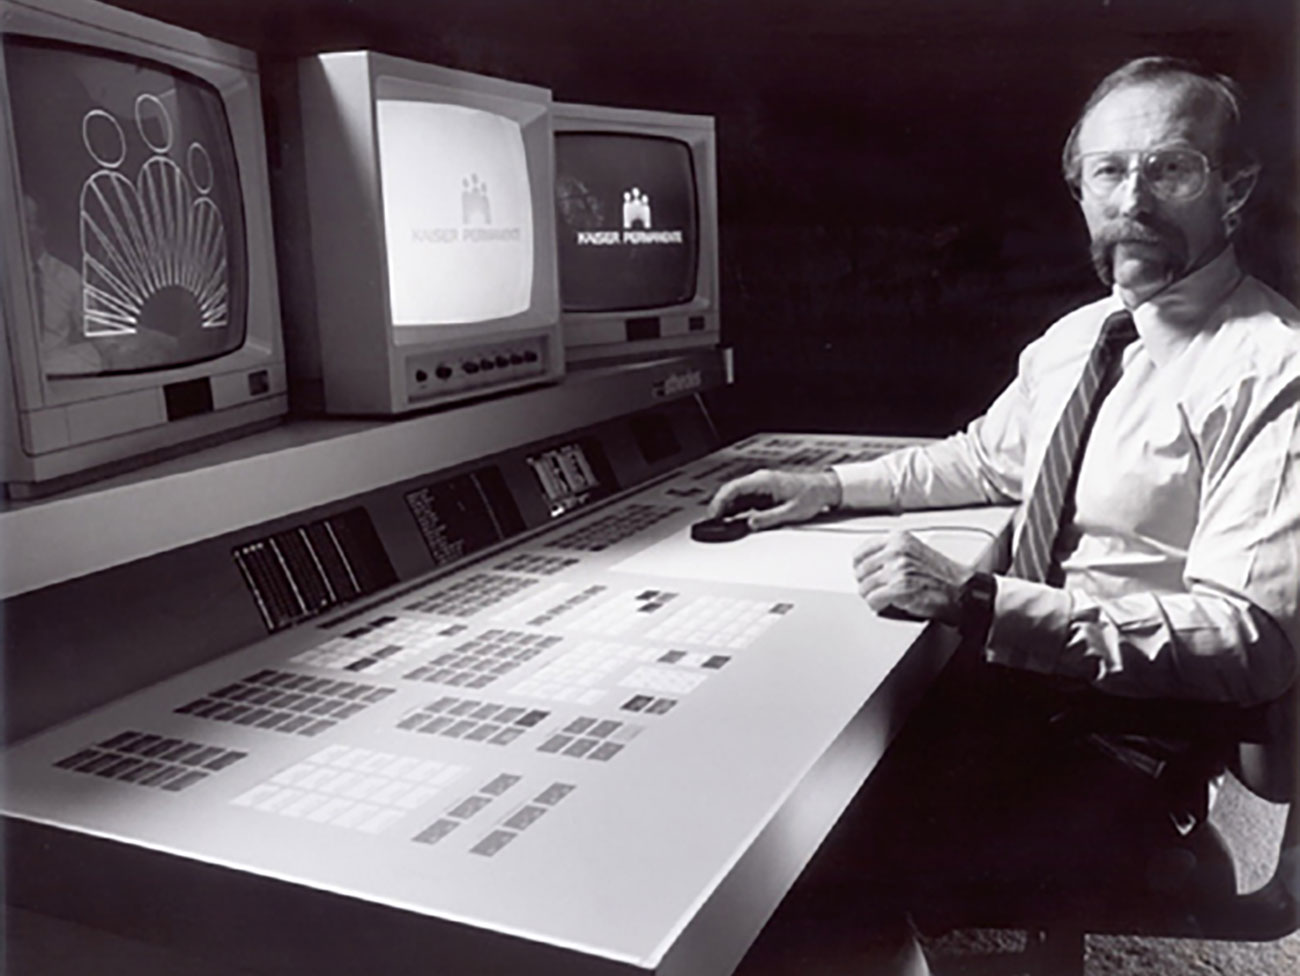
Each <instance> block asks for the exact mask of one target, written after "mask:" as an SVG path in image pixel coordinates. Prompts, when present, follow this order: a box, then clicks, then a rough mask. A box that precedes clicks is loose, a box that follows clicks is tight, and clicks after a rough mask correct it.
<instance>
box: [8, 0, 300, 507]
mask: <svg viewBox="0 0 1300 976" xmlns="http://www.w3.org/2000/svg"><path fill="white" fill-rule="evenodd" d="M0 15H2V16H3V34H2V37H0V41H2V45H0V50H2V53H0V84H2V86H3V87H2V88H0V126H3V139H4V141H5V147H6V151H5V152H4V153H2V154H0V156H3V160H0V201H2V202H3V203H4V210H3V212H4V213H5V214H6V215H11V216H6V218H5V219H4V221H3V224H2V225H0V236H2V238H3V244H4V248H3V255H4V256H3V259H0V281H2V283H3V296H4V297H3V301H2V302H0V316H3V323H4V328H5V331H6V338H7V340H8V341H7V343H6V353H7V360H8V361H7V362H6V363H4V366H3V370H2V373H3V382H4V383H5V384H12V388H13V397H12V398H11V402H13V403H15V404H16V406H17V410H16V411H15V412H12V413H11V415H10V416H9V417H8V419H7V420H6V422H5V426H4V431H5V433H4V437H5V445H4V446H5V455H4V456H5V481H6V483H7V484H8V485H9V489H10V492H11V494H17V495H24V494H35V493H40V492H42V491H45V490H49V489H52V488H57V487H60V486H63V485H66V484H71V483H75V482H76V481H78V480H84V479H85V478H87V477H90V476H92V475H94V474H97V473H103V472H108V471H112V470H117V469H119V468H121V467H124V466H127V465H129V464H132V463H139V462H141V461H144V460H148V459H150V458H153V457H156V456H159V455H162V454H166V453H169V452H174V451H175V450H176V449H177V448H180V447H190V446H194V445H197V444H200V443H205V442H209V441H212V440H216V439H220V438H223V437H228V436H230V435H231V434H232V433H233V432H238V431H242V430H244V429H246V428H250V427H253V426H259V425H264V424H266V423H268V422H273V421H274V420H275V419H276V418H277V417H278V416H279V415H281V414H283V413H284V412H285V410H286V407H287V399H286V381H285V370H284V362H283V355H282V351H281V339H280V319H279V305H278V297H277V287H276V272H275V262H274V245H273V239H272V231H271V219H270V198H269V189H268V181H267V170H266V157H265V144H264V135H263V127H262V114H261V102H260V93H259V78H258V72H257V67H256V59H255V57H254V56H253V55H252V54H251V53H249V52H246V51H242V50H240V49H238V48H233V47H230V46H228V45H225V44H222V43H219V42H216V41H213V40H210V39H208V38H205V37H202V36H200V35H198V34H194V33H192V32H189V31H184V30H181V29H179V28H175V27H172V26H169V25H166V24H162V23H159V22H157V21H154V20H150V19H148V18H145V17H141V16H138V15H135V14H131V13H127V12H125V11H122V10H118V9H116V8H113V7H109V6H105V5H103V4H98V3H93V2H90V0H43V2H41V3H40V4H35V3H31V4H29V3H27V2H23V0H3V2H0Z"/></svg>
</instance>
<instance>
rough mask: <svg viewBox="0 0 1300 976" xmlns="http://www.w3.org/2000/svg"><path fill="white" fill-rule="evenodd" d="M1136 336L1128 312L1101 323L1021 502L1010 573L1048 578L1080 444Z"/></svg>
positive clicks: (1040, 580) (1036, 579)
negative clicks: (1030, 487)
mask: <svg viewBox="0 0 1300 976" xmlns="http://www.w3.org/2000/svg"><path fill="white" fill-rule="evenodd" d="M1136 338H1137V330H1136V329H1134V327H1133V316H1132V315H1130V314H1129V313H1128V312H1127V311H1125V310H1121V311H1118V312H1113V313H1111V315H1110V316H1109V317H1108V318H1107V319H1106V321H1105V323H1104V324H1103V325H1102V327H1101V335H1099V336H1098V337H1097V342H1096V344H1095V345H1094V346H1093V347H1092V352H1091V354H1089V356H1088V362H1087V363H1086V364H1085V365H1084V367H1083V375H1082V376H1080V377H1079V383H1078V385H1077V386H1076V387H1075V388H1074V392H1073V393H1072V394H1071V395H1070V399H1069V401H1068V402H1067V403H1066V405H1065V410H1064V411H1063V412H1062V414H1061V419H1060V420H1059V421H1057V424H1056V430H1054V431H1053V432H1052V439H1051V441H1049V442H1048V445H1047V451H1046V452H1045V453H1044V454H1043V465H1042V467H1041V468H1039V470H1038V479H1037V480H1036V481H1035V482H1034V490H1033V494H1031V495H1030V496H1029V501H1028V502H1027V503H1026V506H1025V523H1024V526H1023V527H1022V528H1021V530H1020V541H1019V543H1018V544H1017V545H1016V551H1015V553H1014V554H1013V555H1012V557H1011V571H1010V575H1011V576H1017V577H1019V578H1020V579H1025V580H1032V581H1034V582H1038V583H1044V582H1049V581H1051V580H1050V578H1049V573H1050V572H1051V571H1052V569H1053V566H1052V551H1053V549H1054V548H1055V546H1056V537H1057V535H1058V534H1059V533H1060V530H1061V516H1062V513H1063V512H1064V509H1065V504H1066V502H1067V500H1068V499H1069V498H1070V496H1071V495H1072V494H1073V493H1074V482H1075V478H1076V477H1077V476H1078V473H1079V461H1080V459H1082V457H1083V450H1084V445H1085V444H1086V443H1087V440H1088V433H1089V432H1090V431H1091V429H1092V422H1093V419H1094V418H1095V417H1096V416H1097V408H1098V407H1099V406H1101V401H1102V400H1103V399H1105V397H1106V394H1107V393H1109V392H1110V388H1111V387H1112V386H1113V385H1114V383H1115V380H1117V379H1118V378H1119V372H1120V359H1121V353H1122V352H1123V350H1124V347H1125V346H1127V345H1128V344H1129V343H1130V342H1132V341H1133V340H1134V339H1136Z"/></svg>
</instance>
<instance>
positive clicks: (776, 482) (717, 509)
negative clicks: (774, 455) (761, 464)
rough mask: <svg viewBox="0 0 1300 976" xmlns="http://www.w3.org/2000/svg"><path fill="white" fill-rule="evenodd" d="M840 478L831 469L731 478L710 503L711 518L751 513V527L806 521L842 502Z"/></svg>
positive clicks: (766, 472) (757, 473)
mask: <svg viewBox="0 0 1300 976" xmlns="http://www.w3.org/2000/svg"><path fill="white" fill-rule="evenodd" d="M840 497H841V489H840V479H839V478H838V477H836V475H835V473H834V472H832V471H816V472H811V471H768V470H766V469H765V470H762V471H755V472H754V473H753V474H747V475H745V476H744V477H743V478H737V479H735V480H734V481H728V482H727V483H726V484H725V485H723V486H722V487H721V488H719V489H718V492H717V494H715V495H714V496H713V500H712V501H711V502H709V517H710V518H717V517H719V516H723V515H740V514H742V513H744V512H749V513H750V515H749V527H750V528H751V529H755V530H758V529H771V528H775V527H776V526H778V525H787V524H789V523H791V522H806V521H807V520H808V519H810V518H812V517H813V516H814V515H820V514H821V513H822V512H824V511H827V510H828V509H831V508H836V507H838V506H839V504H840Z"/></svg>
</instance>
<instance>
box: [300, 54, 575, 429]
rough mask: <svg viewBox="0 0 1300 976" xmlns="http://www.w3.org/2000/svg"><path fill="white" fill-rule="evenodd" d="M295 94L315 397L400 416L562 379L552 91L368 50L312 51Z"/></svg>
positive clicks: (307, 382) (322, 403) (303, 317)
mask: <svg viewBox="0 0 1300 976" xmlns="http://www.w3.org/2000/svg"><path fill="white" fill-rule="evenodd" d="M292 89H296V90H291V88H290V86H285V88H284V89H282V90H281V102H282V104H283V105H284V106H285V109H286V113H285V114H286V116H287V117H289V118H292V119H294V120H296V122H297V127H296V131H294V138H295V139H296V141H297V151H296V152H295V153H293V154H291V155H292V158H291V159H290V161H289V162H288V163H287V164H286V165H285V167H284V171H283V173H282V174H281V179H280V181H279V185H280V186H281V188H282V197H283V199H284V201H285V212H286V213H287V214H289V220H290V224H289V230H290V233H291V234H295V233H297V234H299V236H300V237H301V238H302V239H303V240H304V241H307V242H309V244H310V248H309V250H310V253H309V255H308V256H307V257H306V258H304V259H302V260H299V261H297V262H296V263H295V264H292V265H287V266H286V270H287V271H288V272H289V275H288V278H289V280H290V281H291V282H292V285H291V287H289V288H287V289H286V300H287V307H288V309H289V311H288V313H287V314H288V330H289V333H290V336H291V340H292V341H291V355H292V356H294V357H295V360H294V362H295V367H296V368H295V370H294V374H295V375H296V376H297V377H298V378H299V379H300V380H301V381H302V391H301V392H302V399H303V401H304V402H310V403H311V404H313V405H314V406H315V407H318V408H319V409H322V410H324V411H326V412H330V413H344V414H347V413H357V414H400V413H406V412H410V411H414V410H421V409H427V408H430V407H437V406H441V405H444V404H447V403H452V402H457V401H461V400H464V399H466V398H469V397H478V396H483V395H487V394H490V393H495V392H499V391H501V390H506V389H515V388H519V387H522V386H526V385H530V384H537V383H541V382H550V381H554V380H556V379H559V377H560V376H561V375H562V373H563V369H564V356H563V350H562V347H561V340H560V325H559V298H558V293H559V284H558V280H557V278H556V270H555V236H554V227H555V224H554V211H555V207H554V201H553V199H552V196H551V186H552V180H553V159H554V148H553V145H552V131H551V116H550V107H551V97H550V92H548V91H547V90H546V89H543V88H537V87H535V86H531V85H524V84H519V83H516V82H511V81H506V80H502V79H497V78H489V77H486V76H483V75H476V74H472V73H470V72H464V71H456V70H453V69H449V68H442V67H439V66H436V65H429V64H424V63H421V62H417V61H411V60H407V59H404V58H395V57H389V56H387V55H382V54H377V53H374V52H369V51H354V52H341V53H336V54H323V55H318V56H316V57H312V58H308V59H305V60H304V61H303V62H301V64H300V65H299V70H298V72H297V75H296V78H295V79H294V85H293V86H292Z"/></svg>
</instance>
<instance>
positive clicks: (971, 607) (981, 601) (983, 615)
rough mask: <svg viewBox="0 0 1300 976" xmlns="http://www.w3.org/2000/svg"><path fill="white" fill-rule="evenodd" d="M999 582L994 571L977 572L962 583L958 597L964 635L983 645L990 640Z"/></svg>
mask: <svg viewBox="0 0 1300 976" xmlns="http://www.w3.org/2000/svg"><path fill="white" fill-rule="evenodd" d="M997 592H998V584H997V580H996V579H994V577H993V574H992V573H976V574H975V575H974V576H972V577H971V578H970V579H968V580H967V581H966V582H965V583H963V584H962V587H961V594H960V595H959V596H958V598H957V606H958V611H959V613H960V618H959V619H960V623H959V624H958V625H957V627H958V630H959V631H960V632H961V635H962V637H964V638H966V639H967V640H973V641H976V642H978V643H979V645H980V646H981V647H982V646H983V645H984V644H986V643H987V642H988V639H989V628H990V627H991V626H992V625H993V599H994V597H996V596H997Z"/></svg>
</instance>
